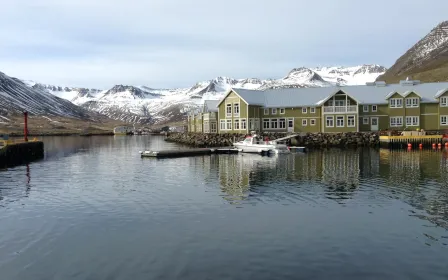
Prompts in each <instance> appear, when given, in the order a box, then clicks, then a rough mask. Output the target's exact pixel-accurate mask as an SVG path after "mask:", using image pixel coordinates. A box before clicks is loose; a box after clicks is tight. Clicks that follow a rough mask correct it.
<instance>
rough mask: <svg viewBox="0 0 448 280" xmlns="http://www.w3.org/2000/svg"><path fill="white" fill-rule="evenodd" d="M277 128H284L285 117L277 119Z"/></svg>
mask: <svg viewBox="0 0 448 280" xmlns="http://www.w3.org/2000/svg"><path fill="white" fill-rule="evenodd" d="M278 128H286V119H279V120H278Z"/></svg>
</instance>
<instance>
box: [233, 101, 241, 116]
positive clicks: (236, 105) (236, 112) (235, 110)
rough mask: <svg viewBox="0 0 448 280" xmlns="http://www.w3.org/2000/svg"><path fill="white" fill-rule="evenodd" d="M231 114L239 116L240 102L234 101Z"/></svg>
mask: <svg viewBox="0 0 448 280" xmlns="http://www.w3.org/2000/svg"><path fill="white" fill-rule="evenodd" d="M233 115H234V116H235V117H239V116H240V104H239V103H234V104H233Z"/></svg>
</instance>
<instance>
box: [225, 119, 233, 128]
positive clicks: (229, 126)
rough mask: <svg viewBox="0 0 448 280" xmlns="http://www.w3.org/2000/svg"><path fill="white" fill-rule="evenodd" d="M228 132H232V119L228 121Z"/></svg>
mask: <svg viewBox="0 0 448 280" xmlns="http://www.w3.org/2000/svg"><path fill="white" fill-rule="evenodd" d="M226 130H232V119H226Z"/></svg>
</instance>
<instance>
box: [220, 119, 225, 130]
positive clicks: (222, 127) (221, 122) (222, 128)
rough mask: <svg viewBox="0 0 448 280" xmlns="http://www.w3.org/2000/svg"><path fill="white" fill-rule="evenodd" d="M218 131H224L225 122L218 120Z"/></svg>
mask: <svg viewBox="0 0 448 280" xmlns="http://www.w3.org/2000/svg"><path fill="white" fill-rule="evenodd" d="M219 129H220V130H226V120H220V121H219Z"/></svg>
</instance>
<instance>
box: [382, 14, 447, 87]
mask: <svg viewBox="0 0 448 280" xmlns="http://www.w3.org/2000/svg"><path fill="white" fill-rule="evenodd" d="M407 77H410V78H412V79H419V80H421V81H422V82H439V81H446V80H447V77H448V21H444V22H442V23H440V24H439V25H437V26H436V27H435V28H433V29H432V30H431V31H430V32H429V33H428V34H427V35H426V36H425V37H423V38H422V39H421V40H419V41H418V42H417V43H416V44H415V45H414V46H412V47H411V48H410V49H409V50H407V51H406V52H405V53H404V54H403V55H402V56H401V57H399V58H398V59H397V61H396V62H395V63H394V65H393V66H392V67H391V68H389V69H388V70H387V72H386V73H385V74H384V75H381V76H380V77H379V79H381V80H384V81H387V82H397V81H398V80H400V79H405V78H407Z"/></svg>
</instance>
